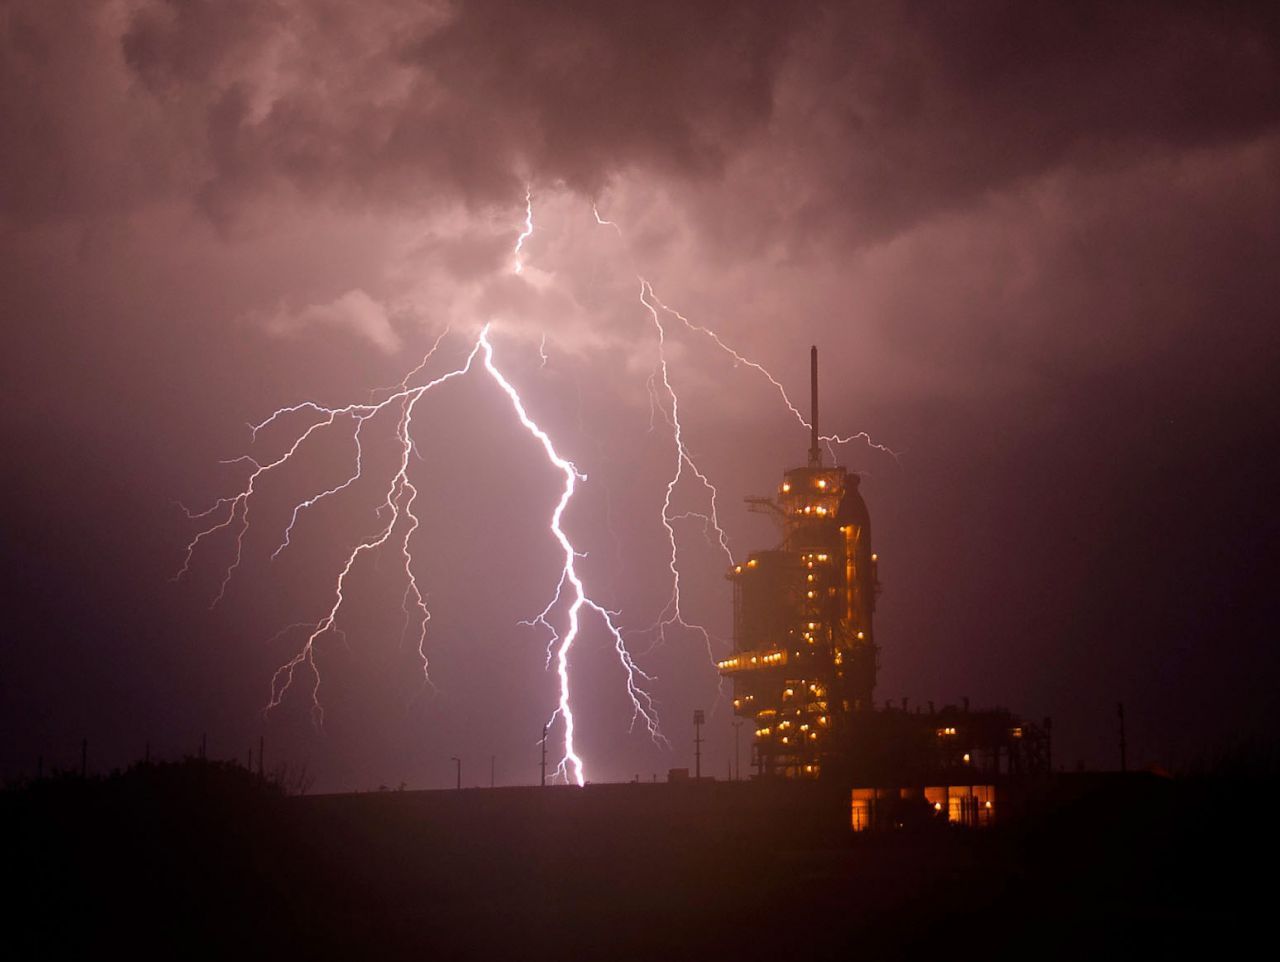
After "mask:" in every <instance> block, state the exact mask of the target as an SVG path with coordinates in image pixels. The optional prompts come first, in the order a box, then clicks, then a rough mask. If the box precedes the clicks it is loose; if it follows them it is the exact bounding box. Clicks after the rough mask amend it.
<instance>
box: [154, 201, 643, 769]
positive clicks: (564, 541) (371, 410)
mask: <svg viewBox="0 0 1280 962" xmlns="http://www.w3.org/2000/svg"><path fill="white" fill-rule="evenodd" d="M532 233H533V201H532V191H531V190H526V192H525V221H524V230H523V231H522V233H521V234H520V236H519V238H518V239H517V241H516V245H515V249H514V251H513V259H514V268H513V269H514V270H515V272H516V273H517V274H519V273H521V272H522V270H523V263H522V261H521V259H520V254H521V250H522V247H523V244H524V241H525V240H526V239H527V238H528V237H529V236H531V234H532ZM489 331H490V327H489V325H485V326H484V327H483V328H482V329H481V331H480V333H479V335H478V336H477V338H476V340H475V342H474V344H473V345H472V347H471V349H470V351H469V353H468V354H467V356H466V360H465V362H464V363H463V364H462V365H461V366H459V367H456V368H454V369H453V370H450V371H448V372H447V373H445V374H442V375H440V376H438V377H435V378H433V379H431V380H429V381H427V382H426V383H423V384H420V385H417V386H410V385H411V383H412V382H413V381H414V380H415V378H417V377H418V375H420V374H421V373H422V371H423V370H425V369H426V367H427V365H428V363H429V362H430V361H431V359H432V358H433V357H434V356H435V354H436V353H437V351H438V350H439V348H440V345H441V343H442V342H443V340H444V338H445V336H446V335H447V334H448V333H449V332H448V330H447V329H446V330H445V331H444V332H443V333H441V334H440V335H439V337H437V339H436V341H435V343H434V344H433V345H432V347H431V349H430V351H428V352H427V354H426V355H425V356H424V357H423V359H422V360H421V361H420V362H419V363H418V365H417V366H416V367H414V368H413V369H412V370H411V371H410V372H409V373H408V374H407V375H406V376H405V377H404V378H403V379H401V381H400V382H399V384H398V385H395V386H393V387H388V388H382V389H379V390H378V391H374V392H371V394H370V400H369V401H367V402H365V403H357V404H348V405H345V406H341V407H330V406H326V405H323V404H319V403H317V402H315V401H304V402H301V403H299V404H294V405H289V406H286V407H282V408H279V409H277V410H276V411H274V412H272V414H271V415H269V416H268V417H267V418H265V419H264V420H262V421H260V422H258V423H257V424H252V425H250V431H251V436H252V439H253V441H254V442H255V443H256V441H257V438H258V435H259V433H260V432H261V431H263V430H264V429H266V428H268V427H270V426H271V425H273V424H276V423H277V422H280V421H282V420H283V419H285V418H289V417H293V416H297V415H307V416H309V417H310V423H309V424H307V425H306V426H305V428H303V429H302V430H301V431H300V432H299V433H297V434H296V435H295V436H294V438H293V440H292V442H291V443H289V444H288V445H287V446H286V448H285V450H284V452H283V453H282V454H280V455H279V456H277V457H275V458H274V459H273V460H270V461H267V462H265V463H263V462H260V461H258V460H257V459H255V458H253V457H251V456H247V455H246V456H242V457H240V458H236V459H232V460H231V461H229V462H226V463H245V464H248V465H250V467H251V471H250V473H249V476H248V478H247V480H246V482H245V484H244V485H243V486H242V487H241V489H240V490H239V491H238V492H236V493H235V494H234V495H233V496H231V497H226V498H219V499H218V500H217V501H215V502H214V504H213V505H212V506H211V507H210V508H209V509H207V510H206V511H203V512H200V513H192V512H190V511H186V509H185V508H184V509H183V510H184V511H186V513H187V515H188V517H189V518H191V519H193V520H201V519H205V518H213V520H212V522H211V523H209V524H207V525H206V526H205V527H203V528H202V529H201V530H199V531H198V532H197V533H196V534H195V536H194V537H193V538H192V539H191V540H190V541H189V542H188V544H187V546H186V552H185V555H184V558H183V563H182V565H181V567H180V568H179V570H178V572H177V574H176V575H175V576H174V577H175V580H176V579H180V578H182V577H183V576H185V575H186V574H187V573H188V572H189V571H190V569H191V564H192V559H193V557H194V555H195V552H196V551H197V550H199V548H200V546H201V544H202V543H203V542H205V541H206V540H207V539H209V538H211V537H213V536H214V535H216V534H217V533H218V532H221V531H228V530H230V531H233V532H234V537H233V542H234V546H235V550H234V554H233V557H232V560H231V561H230V562H229V563H228V565H227V567H226V568H225V569H224V571H223V575H222V578H221V581H220V584H219V588H218V592H217V594H216V596H215V597H214V599H213V602H212V604H214V605H216V604H217V603H218V602H219V601H220V600H221V599H222V598H223V597H224V595H225V592H226V589H227V586H228V584H229V583H230V581H231V578H232V576H233V575H234V573H235V571H236V569H237V568H238V567H239V565H240V562H241V560H242V558H243V553H244V539H245V535H246V533H247V531H248V529H249V506H250V504H251V502H252V501H253V497H254V495H255V494H256V493H257V490H258V487H257V486H258V483H259V482H260V480H261V479H262V478H263V477H264V476H265V475H267V474H269V473H271V472H272V471H275V470H276V469H278V468H280V467H282V466H283V465H285V464H287V463H288V462H289V461H290V460H291V459H292V458H293V457H294V456H295V455H296V454H297V453H298V451H299V450H301V449H302V448H303V447H304V446H305V445H306V444H307V442H308V441H310V440H311V439H312V438H314V437H316V436H317V435H318V434H320V433H321V432H324V431H326V430H327V429H330V428H333V427H334V426H335V425H338V424H346V425H347V426H348V427H349V429H350V438H351V443H352V446H353V453H354V457H353V467H352V469H351V471H350V473H349V474H347V476H346V477H345V478H344V479H343V480H341V481H339V482H338V483H336V484H333V485H331V486H329V487H326V488H323V489H322V490H320V491H319V492H317V493H315V494H312V495H310V496H309V497H306V498H304V499H303V500H301V501H299V502H298V503H296V504H295V505H294V507H293V510H292V512H291V514H290V518H289V521H288V524H287V525H286V526H285V529H284V532H283V535H282V537H281V540H280V542H279V544H278V545H277V547H276V548H275V550H274V551H273V552H272V554H271V558H272V559H273V560H274V559H275V558H277V557H278V556H279V555H280V554H281V552H283V551H284V550H285V548H287V547H288V546H289V545H290V544H291V537H292V534H293V532H294V529H295V527H296V525H297V524H298V522H299V520H300V518H301V517H302V515H303V514H304V512H306V511H308V510H309V509H310V508H312V507H314V506H315V505H316V504H317V503H319V502H320V501H322V500H324V499H325V498H329V497H332V496H334V495H336V494H338V493H340V492H342V491H345V490H347V489H348V488H350V487H351V486H352V485H354V484H356V483H357V482H358V481H359V480H361V479H362V478H363V477H364V469H365V463H364V442H363V435H362V432H363V431H364V429H365V427H366V425H367V424H368V423H369V422H370V421H371V420H373V419H375V418H378V417H379V416H381V415H384V414H390V415H391V416H393V417H394V418H395V423H394V431H393V436H394V439H395V444H396V448H397V450H398V452H399V460H398V466H397V467H396V470H395V471H394V472H393V474H392V476H391V478H390V479H389V481H388V482H387V487H386V490H385V494H384V495H383V498H382V500H381V502H380V503H379V504H378V505H377V507H376V509H375V516H376V517H377V518H378V520H379V527H378V528H377V529H376V530H375V531H374V532H373V533H372V534H371V535H370V536H368V537H367V538H365V539H364V540H363V541H360V542H359V543H357V544H356V545H355V546H354V547H352V548H351V550H350V551H349V552H348V553H347V556H346V558H345V561H344V562H343V564H342V567H341V569H340V570H339V572H338V575H337V578H336V580H335V582H334V586H333V592H332V596H331V600H330V603H329V607H328V610H327V611H326V612H325V614H324V615H323V617H321V618H320V619H319V620H317V621H315V622H304V623H296V624H293V625H289V626H287V627H286V628H285V629H282V630H281V631H280V632H278V633H277V634H276V636H275V638H273V641H274V640H275V639H278V638H280V637H282V636H283V635H285V634H287V633H289V632H291V631H294V630H297V629H300V628H305V629H306V630H307V636H306V639H305V640H304V641H303V642H302V644H301V646H300V647H299V648H298V649H297V651H296V652H295V653H294V655H293V656H292V657H291V658H290V659H289V660H288V661H286V662H284V663H283V664H282V665H280V666H279V667H278V668H277V669H276V671H275V673H274V674H273V675H272V677H271V686H270V698H269V700H268V702H267V705H266V706H265V709H264V710H265V711H267V712H270V711H271V710H272V709H274V708H277V707H279V705H280V704H281V703H282V701H283V699H284V697H285V694H286V693H287V692H288V691H289V689H290V688H291V687H292V685H293V683H294V680H295V676H296V674H297V671H298V670H299V669H300V668H303V667H305V668H306V670H308V671H309V672H310V674H311V678H312V685H311V712H312V718H313V720H314V721H315V723H316V724H317V725H322V724H323V721H324V709H323V706H322V704H321V701H320V688H321V673H320V670H319V666H318V665H317V662H316V652H317V647H318V645H319V644H320V642H321V641H322V640H323V639H324V638H325V637H326V636H327V635H330V634H332V635H335V636H337V637H338V638H340V639H342V640H343V642H344V643H345V635H344V634H343V632H342V629H341V628H340V627H339V625H338V622H339V618H340V616H341V612H342V608H343V605H344V603H345V601H346V597H347V582H348V578H349V576H350V575H351V572H352V571H353V570H354V568H355V567H356V565H357V563H358V562H359V561H360V559H361V557H362V556H363V555H366V554H371V553H374V552H376V551H377V550H378V549H380V548H382V547H384V546H385V545H388V544H395V545H397V547H398V549H399V554H400V557H401V559H402V561H403V571H404V577H405V592H404V595H403V598H402V607H403V609H404V613H405V629H404V631H405V632H406V633H407V631H408V627H409V624H410V623H411V621H412V620H413V618H414V616H415V615H416V616H417V621H418V626H419V631H418V643H417V652H418V656H419V658H420V660H421V664H422V671H423V678H424V680H425V681H426V682H427V683H428V684H430V683H431V678H430V675H429V672H428V658H427V653H426V636H427V624H428V622H429V621H430V618H431V613H430V611H429V610H428V608H427V605H426V601H425V597H424V595H423V593H422V590H421V588H420V586H419V584H418V581H417V577H416V576H415V574H414V570H413V568H414V562H413V552H412V541H413V538H414V535H415V534H416V533H417V532H418V530H419V528H420V527H421V519H420V518H419V517H418V516H417V515H416V514H415V513H414V503H415V502H416V500H417V497H418V494H419V491H418V488H417V487H416V485H415V484H414V483H413V481H412V480H411V478H410V476H409V467H410V463H411V460H412V456H413V455H414V453H415V451H416V449H415V444H414V439H413V418H414V414H415V410H416V408H417V405H418V404H419V402H421V400H422V399H423V398H424V397H425V396H426V395H427V394H429V393H431V392H433V391H435V390H436V389H438V388H440V387H442V386H443V385H445V384H447V383H448V382H449V381H452V380H455V379H457V378H460V377H463V376H465V375H467V374H468V373H470V372H471V371H472V370H473V368H474V367H475V363H476V359H477V358H480V360H481V364H482V366H483V368H484V370H485V372H486V373H487V374H488V375H489V376H490V378H491V379H492V380H493V381H494V383H495V384H496V385H497V386H498V388H499V389H500V390H501V391H502V392H503V394H504V395H505V396H506V397H507V399H508V400H509V401H510V402H511V406H512V410H513V412H514V413H515V415H516V418H517V420H518V421H519V422H520V424H521V425H522V426H523V427H524V428H525V430H527V431H528V432H529V434H530V435H531V436H532V437H533V438H534V440H535V441H537V442H538V444H539V445H540V446H541V447H542V450H543V452H544V454H545V455H546V457H547V460H548V462H549V464H550V465H551V466H552V467H553V468H554V469H555V470H557V471H559V472H560V473H561V475H562V476H563V477H564V487H563V489H562V491H561V495H560V498H559V499H558V501H557V502H556V505H555V508H554V510H553V511H552V514H551V518H550V520H549V522H548V530H549V531H550V533H551V535H552V537H553V538H554V539H555V541H556V542H557V544H558V545H559V547H560V548H561V550H562V551H563V554H564V563H563V566H562V569H561V572H560V575H559V579H558V581H557V585H556V588H555V592H554V594H553V596H552V599H551V601H550V602H548V604H547V605H546V607H545V608H544V609H543V610H542V612H541V613H540V614H539V615H538V616H537V617H536V618H535V619H533V621H532V622H528V623H531V624H537V625H541V626H544V627H545V628H546V629H548V631H549V632H550V635H551V640H550V642H549V643H548V659H547V663H548V668H550V666H551V664H552V662H553V661H554V664H555V673H556V677H557V680H558V684H559V695H558V698H557V702H556V707H555V710H554V711H553V712H552V714H551V717H550V719H549V721H548V724H549V725H550V724H553V723H554V722H555V721H556V720H557V719H559V720H560V721H561V723H562V725H563V731H564V752H563V756H562V758H561V760H560V762H559V764H558V766H557V769H556V771H557V774H558V775H559V776H560V777H563V778H564V779H565V780H566V781H573V782H575V783H576V784H578V785H583V784H585V783H586V769H585V765H584V763H583V760H582V757H581V755H580V754H579V752H578V750H577V747H576V744H575V734H576V725H577V722H576V719H575V717H574V714H573V707H572V702H571V698H570V671H569V660H570V653H571V650H572V648H573V645H574V642H575V641H576V640H577V639H578V637H579V635H580V634H581V632H582V628H583V618H584V614H586V615H594V616H595V617H596V618H598V619H599V621H600V622H601V624H602V625H603V627H604V629H605V631H606V632H607V634H608V636H609V638H610V640H611V642H612V644H613V647H614V651H615V654H616V655H617V658H618V662H619V664H620V666H621V667H622V669H623V673H624V676H625V679H626V680H625V690H626V692H627V695H628V698H629V699H630V701H631V705H632V710H633V711H632V719H631V727H632V728H633V729H634V727H635V726H636V724H637V723H640V722H643V724H644V726H645V728H646V730H647V731H648V733H649V736H650V738H652V739H653V740H654V741H655V742H657V743H660V744H666V739H665V738H664V737H663V735H662V733H661V730H660V726H659V721H658V716H657V712H656V710H655V705H654V701H653V699H652V697H651V696H650V695H649V694H648V692H647V691H646V690H645V682H647V681H651V680H652V676H650V675H648V674H646V673H645V672H644V671H643V669H641V668H640V667H639V665H637V664H636V662H635V660H634V659H633V658H632V656H631V653H630V652H629V650H628V648H627V645H626V642H625V640H624V638H623V635H622V631H621V628H620V627H619V624H618V622H617V618H618V612H616V611H611V610H609V609H608V608H606V607H605V606H603V605H601V604H599V603H598V602H597V601H595V600H594V599H593V598H592V597H591V596H590V595H589V594H588V593H587V590H586V586H585V584H584V582H583V579H582V576H581V574H580V572H579V570H578V565H577V562H578V560H579V559H581V558H583V557H585V554H583V553H582V552H580V551H578V550H577V549H576V548H575V547H574V544H573V542H572V541H571V540H570V538H569V536H568V534H567V533H566V532H565V530H564V526H563V520H564V516H565V512H566V511H567V510H568V508H569V507H570V503H571V501H572V499H573V496H574V494H575V492H576V490H577V486H578V483H579V482H580V481H582V482H585V481H586V475H585V474H582V473H581V472H579V471H578V469H577V467H576V466H575V465H574V463H573V462H572V461H570V460H568V459H567V458H565V457H563V456H562V455H561V454H560V453H559V452H558V450H557V448H556V446H555V444H554V442H553V441H552V439H551V436H550V435H549V434H548V432H547V431H546V430H545V429H544V428H542V427H541V426H540V425H539V424H538V423H537V422H536V421H534V420H533V418H532V417H530V415H529V413H528V409H527V408H526V407H525V404H524V402H523V400H522V399H521V397H520V394H519V392H518V391H517V390H516V388H515V387H514V385H513V384H512V383H511V381H510V380H509V379H508V378H507V377H506V375H504V374H503V373H502V371H501V370H500V369H499V368H498V365H497V363H496V361H495V358H494V348H493V342H492V340H491V339H490V334H489ZM545 347H546V337H545V335H544V336H543V340H542V343H541V345H540V348H539V353H540V355H541V356H542V358H543V363H544V365H545V363H546V352H545ZM379 393H385V394H386V396H385V397H383V398H382V399H381V400H375V396H376V395H377V394H379ZM397 531H399V532H400V533H399V536H398V537H397V536H396V535H397ZM566 596H567V607H566V609H565V612H564V617H565V621H566V625H565V628H564V630H563V631H561V630H559V629H558V628H557V627H556V626H555V625H553V624H552V621H551V617H552V613H553V612H554V611H555V610H556V609H557V608H558V607H560V606H562V604H564V603H565V600H566Z"/></svg>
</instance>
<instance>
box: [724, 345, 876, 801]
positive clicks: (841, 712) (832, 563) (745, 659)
mask: <svg viewBox="0 0 1280 962" xmlns="http://www.w3.org/2000/svg"><path fill="white" fill-rule="evenodd" d="M810 384H811V414H810V418H809V422H810V435H811V437H810V446H809V460H808V464H807V465H806V466H804V467H800V468H792V469H791V470H789V471H787V472H785V474H784V475H783V479H782V483H781V484H780V485H779V486H778V490H777V494H776V496H775V497H773V498H750V499H748V501H749V503H750V504H751V507H752V509H753V510H756V511H761V512H766V513H769V514H772V515H773V516H774V517H775V519H776V520H777V521H778V522H779V523H780V525H781V528H782V540H781V544H780V546H779V547H778V548H776V549H773V550H768V551H756V552H752V553H751V554H749V555H748V556H747V559H746V560H745V561H744V562H742V563H741V564H736V565H734V566H733V568H732V569H731V570H730V572H729V575H728V576H729V579H730V580H731V581H732V582H733V589H734V591H733V593H734V652H733V654H732V655H731V656H730V657H729V658H726V659H724V660H722V661H720V662H719V664H718V667H719V669H720V672H721V674H723V675H726V676H728V677H731V678H732V679H733V683H734V698H733V708H734V712H735V714H737V715H739V716H742V717H743V718H746V719H749V720H750V721H751V722H752V723H753V724H754V731H755V739H754V743H753V744H754V763H755V765H756V768H757V772H758V773H759V774H761V775H781V776H785V777H790V778H818V777H819V776H820V775H827V776H830V775H834V774H839V773H842V770H843V768H844V767H845V766H846V765H847V762H848V759H849V754H850V753H849V744H850V741H851V739H852V738H854V737H855V734H856V727H857V725H858V724H859V718H860V716H861V717H866V715H865V713H870V712H871V711H872V710H873V708H874V705H873V702H872V696H873V692H874V689H875V684H876V659H877V651H878V649H877V647H876V643H875V630H874V615H875V606H876V595H877V593H878V591H879V581H878V579H877V577H876V562H877V558H876V555H875V554H874V553H873V552H872V550H871V520H870V516H869V514H868V512H867V506H866V503H865V502H864V501H863V499H862V496H861V495H860V494H859V493H858V481H859V478H858V475H856V474H854V473H851V472H850V471H848V470H846V469H845V468H842V467H837V466H835V465H830V466H828V465H826V464H824V461H823V456H822V444H821V439H820V436H819V433H818V349H817V348H816V347H814V348H812V349H811V351H810Z"/></svg>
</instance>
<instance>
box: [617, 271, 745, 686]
mask: <svg viewBox="0 0 1280 962" xmlns="http://www.w3.org/2000/svg"><path fill="white" fill-rule="evenodd" d="M640 303H641V304H643V305H644V307H645V309H646V310H647V311H648V312H649V316H650V317H651V318H652V320H653V326H654V330H655V331H656V333H657V339H658V361H657V369H656V371H655V373H654V375H653V376H651V377H650V381H649V385H650V402H651V404H652V405H653V407H651V416H652V411H653V410H654V409H655V408H656V409H657V410H661V411H662V412H663V414H664V416H665V417H666V419H667V422H668V423H669V424H670V426H671V434H672V441H673V442H674V445H675V466H674V468H673V470H672V474H671V476H670V477H669V478H668V480H667V485H666V493H665V495H664V497H663V499H662V512H661V516H660V517H661V522H662V527H663V528H664V530H665V531H666V533H667V543H668V545H669V547H670V549H671V553H670V556H669V558H668V561H667V567H668V568H669V570H670V572H671V595H670V596H669V597H668V599H667V603H666V606H665V607H664V608H663V609H662V611H661V612H660V613H659V615H658V619H657V621H656V622H654V624H653V626H652V627H651V628H650V631H651V632H653V633H654V635H655V641H654V643H655V644H661V643H663V642H665V641H666V635H667V630H668V629H670V628H673V627H677V626H678V627H680V628H684V629H686V630H689V631H692V632H695V633H696V634H698V635H700V636H701V638H702V640H703V644H704V645H705V647H706V649H707V658H708V659H709V660H710V661H711V662H712V664H714V663H715V652H714V651H713V650H712V637H711V633H710V632H709V631H708V630H707V629H706V627H705V626H703V625H701V624H698V623H697V622H693V621H689V620H688V619H687V618H686V617H685V615H684V612H683V610H682V609H681V590H680V589H681V585H680V564H679V546H678V542H677V538H676V528H675V522H676V521H677V520H679V519H680V518H681V517H683V516H681V515H676V514H674V513H673V509H672V506H671V500H672V498H673V497H674V495H675V492H676V488H677V487H678V486H679V485H680V482H681V480H682V479H683V477H684V472H685V469H686V468H688V470H689V472H690V473H691V474H692V475H693V476H694V477H695V478H696V479H697V481H698V482H699V484H700V485H701V486H702V488H703V489H704V491H705V492H706V494H707V496H708V503H709V508H708V511H707V512H706V513H705V514H698V515H697V516H698V517H699V518H702V519H704V522H705V525H706V526H709V527H710V528H711V529H712V530H714V531H715V534H716V539H717V543H718V546H719V548H720V550H721V551H722V552H723V553H724V556H725V558H726V559H727V561H728V563H729V564H730V565H732V564H733V552H732V551H730V550H729V541H728V537H727V536H726V535H725V532H724V528H723V527H722V526H721V525H720V518H719V513H718V508H717V504H716V500H717V498H718V496H719V492H718V491H717V490H716V486H715V485H714V484H712V483H711V480H710V478H708V477H707V475H706V474H705V473H704V472H703V471H702V470H701V469H700V468H699V467H698V465H697V463H696V462H695V461H694V460H693V456H692V455H691V454H690V453H689V450H688V448H687V447H686V446H685V443H684V427H683V425H682V424H681V423H680V398H679V395H677V394H676V390H675V387H673V386H672V383H671V375H670V369H669V366H668V364H667V353H666V346H667V332H666V328H665V327H664V326H663V324H662V317H661V315H660V313H659V311H658V307H657V306H655V305H657V300H656V299H655V298H654V297H653V289H652V288H651V287H650V286H649V282H648V281H646V280H645V279H644V278H643V277H642V278H640ZM655 381H661V384H662V392H663V394H664V395H665V397H666V403H665V404H663V403H662V401H661V400H660V399H658V398H657V397H656V394H655V389H656V385H655ZM704 530H705V528H704Z"/></svg>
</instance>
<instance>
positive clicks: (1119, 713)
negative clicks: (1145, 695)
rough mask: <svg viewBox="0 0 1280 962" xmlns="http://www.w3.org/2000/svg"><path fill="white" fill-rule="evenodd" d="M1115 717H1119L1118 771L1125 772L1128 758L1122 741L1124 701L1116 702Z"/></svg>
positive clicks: (1127, 766)
mask: <svg viewBox="0 0 1280 962" xmlns="http://www.w3.org/2000/svg"><path fill="white" fill-rule="evenodd" d="M1116 717H1117V718H1119V719H1120V771H1121V772H1122V773H1123V772H1127V771H1128V770H1129V759H1128V753H1127V751H1126V749H1127V747H1128V746H1126V745H1125V741H1124V702H1122V701H1121V702H1117V703H1116Z"/></svg>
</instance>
